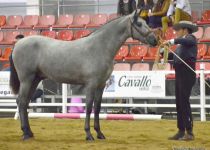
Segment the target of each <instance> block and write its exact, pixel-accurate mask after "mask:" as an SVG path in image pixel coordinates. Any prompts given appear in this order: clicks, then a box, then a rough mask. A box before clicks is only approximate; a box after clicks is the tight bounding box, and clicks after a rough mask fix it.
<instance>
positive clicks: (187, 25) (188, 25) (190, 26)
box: [173, 21, 198, 32]
mask: <svg viewBox="0 0 210 150" xmlns="http://www.w3.org/2000/svg"><path fill="white" fill-rule="evenodd" d="M173 28H174V30H179V29H183V28H188V29H190V30H191V31H192V32H197V31H198V27H197V25H196V24H194V23H192V22H191V21H180V22H179V23H177V24H175V25H174V26H173Z"/></svg>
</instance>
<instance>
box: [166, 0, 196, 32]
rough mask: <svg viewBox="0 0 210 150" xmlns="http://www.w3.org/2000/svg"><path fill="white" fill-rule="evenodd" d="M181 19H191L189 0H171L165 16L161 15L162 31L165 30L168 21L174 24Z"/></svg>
mask: <svg viewBox="0 0 210 150" xmlns="http://www.w3.org/2000/svg"><path fill="white" fill-rule="evenodd" d="M183 20H185V21H191V20H192V17H191V7H190V3H189V0H171V4H170V6H169V9H168V12H167V16H165V17H162V28H163V33H165V32H166V30H167V28H168V24H169V23H172V24H173V25H174V24H177V23H179V22H180V21H183Z"/></svg>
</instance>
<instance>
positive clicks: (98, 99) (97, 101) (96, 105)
mask: <svg viewBox="0 0 210 150" xmlns="http://www.w3.org/2000/svg"><path fill="white" fill-rule="evenodd" d="M104 87H105V86H104ZM104 87H102V88H99V89H97V90H96V92H95V101H94V110H95V111H94V129H95V131H96V132H97V138H98V139H105V136H104V134H103V133H102V132H101V129H100V122H99V113H100V110H101V100H102V95H103V91H104Z"/></svg>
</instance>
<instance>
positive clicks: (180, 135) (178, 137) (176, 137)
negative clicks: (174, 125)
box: [168, 130, 185, 140]
mask: <svg viewBox="0 0 210 150" xmlns="http://www.w3.org/2000/svg"><path fill="white" fill-rule="evenodd" d="M184 136H185V132H184V131H180V130H179V131H178V132H177V133H176V134H175V135H174V136H172V137H169V138H168V139H169V140H182V139H183V138H184Z"/></svg>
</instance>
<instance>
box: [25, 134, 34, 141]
mask: <svg viewBox="0 0 210 150" xmlns="http://www.w3.org/2000/svg"><path fill="white" fill-rule="evenodd" d="M33 137H34V136H33V135H28V134H26V135H23V141H26V140H30V139H32V138H33Z"/></svg>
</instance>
